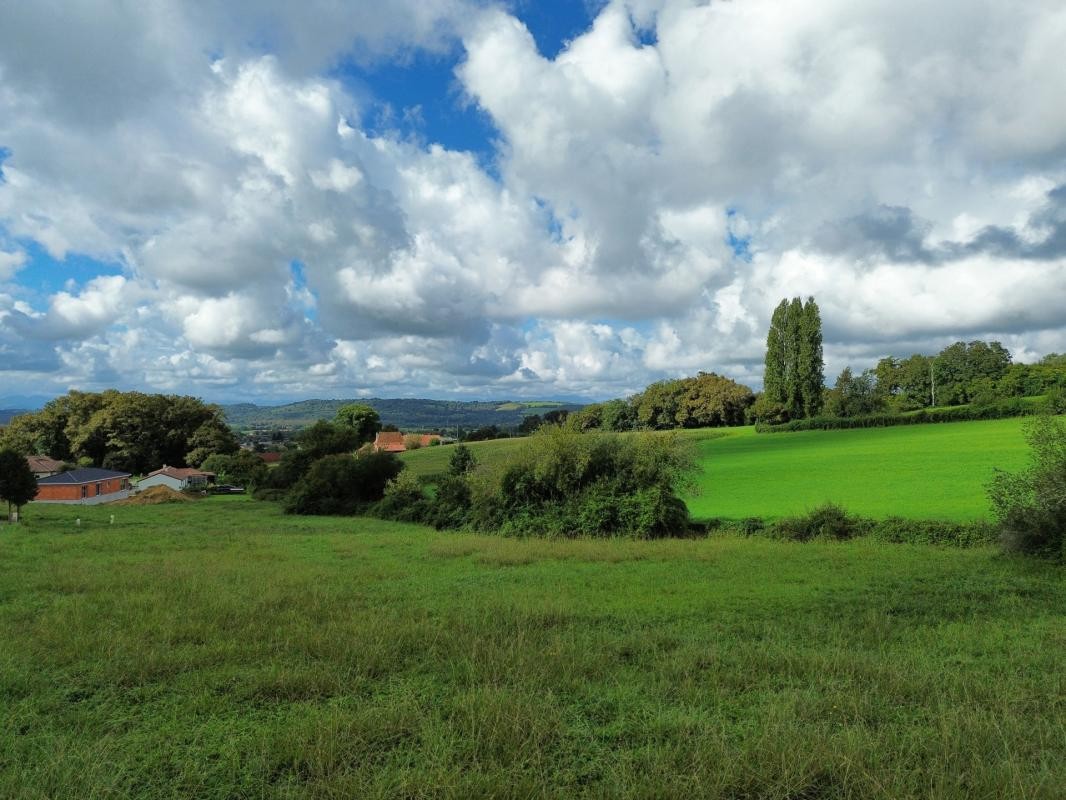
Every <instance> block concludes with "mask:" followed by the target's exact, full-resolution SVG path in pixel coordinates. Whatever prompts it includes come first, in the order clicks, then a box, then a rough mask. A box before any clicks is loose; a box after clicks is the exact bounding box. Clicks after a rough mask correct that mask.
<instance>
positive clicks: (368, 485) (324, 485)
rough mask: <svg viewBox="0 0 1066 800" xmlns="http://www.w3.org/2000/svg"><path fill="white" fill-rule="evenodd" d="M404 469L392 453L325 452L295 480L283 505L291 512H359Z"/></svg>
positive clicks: (374, 499) (380, 494) (382, 491)
mask: <svg viewBox="0 0 1066 800" xmlns="http://www.w3.org/2000/svg"><path fill="white" fill-rule="evenodd" d="M401 469H403V465H402V464H401V463H400V462H399V459H397V458H396V456H394V455H392V454H391V453H384V452H379V453H365V454H361V455H360V456H358V457H353V456H352V455H351V454H348V453H344V454H338V455H328V456H324V457H323V458H320V459H317V460H316V461H315V462H314V463H312V464H311V466H310V468H309V469H308V471H307V473H306V474H305V475H302V476H301V477H300V479H299V480H298V481H296V483H295V485H294V486H293V487H292V489H291V490H290V491H289V493H288V494H286V496H285V501H284V503H283V508H284V509H285V512H286V513H288V514H357V513H359V512H360V511H364V510H366V509H367V507H368V506H369V505H370V503H373V502H376V501H378V500H380V499H381V498H382V496H383V495H384V494H385V486H386V485H387V484H388V482H389V481H390V480H392V479H393V478H395V477H396V476H397V475H399V474H400V470H401Z"/></svg>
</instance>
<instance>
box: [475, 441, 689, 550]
mask: <svg viewBox="0 0 1066 800" xmlns="http://www.w3.org/2000/svg"><path fill="white" fill-rule="evenodd" d="M694 469H695V459H694V457H693V453H692V450H691V447H690V445H689V443H688V442H686V441H683V440H681V439H678V438H677V437H675V436H670V435H662V434H642V435H637V436H626V437H622V436H615V435H611V434H603V433H595V432H589V433H578V432H576V431H573V430H567V429H563V428H560V427H559V426H554V425H549V426H545V427H543V428H541V429H540V430H539V431H538V432H537V433H536V434H534V435H533V436H532V437H530V438H529V440H528V442H527V443H526V445H525V447H524V448H523V449H522V451H520V453H518V454H517V455H516V456H515V457H514V458H513V459H512V461H511V462H510V463H509V464H507V465H506V466H504V467H502V468H499V469H497V470H493V471H486V470H482V471H479V472H476V473H475V474H474V475H473V476H472V478H471V479H469V481H468V483H469V488H470V500H469V509H470V510H469V514H468V515H467V521H468V524H470V525H471V526H472V527H474V528H476V529H479V530H485V531H494V532H500V533H503V534H507V535H517V536H548V537H576V536H593V537H604V536H630V537H636V538H657V537H662V536H675V535H683V534H685V533H686V532H687V530H688V510H687V508H686V507H685V504H684V502H683V501H682V500H681V499H680V496H679V494H680V491H681V490H682V488H690V487H691V488H692V489H693V490H694V486H693V485H692V481H691V474H692V472H693V470H694Z"/></svg>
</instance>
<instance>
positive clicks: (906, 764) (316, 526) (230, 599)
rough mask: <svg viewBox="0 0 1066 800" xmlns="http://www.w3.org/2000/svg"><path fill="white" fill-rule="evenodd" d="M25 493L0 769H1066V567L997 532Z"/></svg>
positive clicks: (447, 783)
mask: <svg viewBox="0 0 1066 800" xmlns="http://www.w3.org/2000/svg"><path fill="white" fill-rule="evenodd" d="M738 441H741V440H740V439H738ZM724 443H725V442H724V441H723V442H721V443H719V444H724ZM111 514H114V515H115V522H114V524H113V525H112V524H110V522H109V520H110V515H111ZM78 516H80V517H81V519H82V524H81V526H76V525H75V517H78ZM25 518H26V521H25V523H23V524H22V525H20V526H18V527H17V528H16V527H14V526H0V796H2V797H5V798H8V797H10V798H44V797H93V798H107V797H115V798H126V797H147V798H185V797H197V798H231V797H257V798H259V797H262V798H295V797H319V798H342V797H343V798H349V797H359V798H373V797H383V798H385V797H388V798H394V797H409V798H422V797H425V798H429V797H455V798H470V797H632V798H637V797H660V798H671V797H678V798H690V797H707V798H781V799H782V800H784V798H793V799H795V798H822V799H827V798H893V800H897V799H899V798H1005V797H1017V798H1023V797H1024V798H1034V799H1035V798H1058V797H1061V796H1062V787H1063V786H1064V785H1066V703H1064V698H1066V685H1064V681H1066V675H1064V673H1063V671H1062V669H1061V666H1062V664H1061V661H1062V655H1063V652H1064V648H1066V577H1064V573H1063V571H1062V569H1061V568H1060V567H1055V566H1052V565H1048V564H1045V563H1041V562H1034V561H1029V560H1024V559H1020V558H1013V557H1005V556H1001V555H999V554H998V553H997V552H995V551H993V550H991V549H985V548H976V549H970V550H960V549H946V548H945V549H942V548H935V547H928V546H912V545H889V544H883V543H877V542H873V541H869V540H855V541H850V542H839V543H818V542H816V543H808V544H795V543H787V542H777V541H768V540H762V539H741V538H733V537H714V538H708V539H699V540H671V541H655V542H639V541H545V540H513V539H500V538H493V537H480V536H473V535H467V534H439V533H436V532H434V531H432V530H429V529H427V528H423V527H419V526H407V525H398V524H391V523H385V522H381V521H376V520H369V519H362V518H350V519H348V518H306V517H285V516H283V515H281V514H280V512H279V510H278V508H277V506H276V505H275V504H272V503H261V502H255V501H252V500H250V499H248V498H225V497H213V498H208V499H205V500H202V501H199V502H195V503H185V504H178V505H171V506H149V507H125V508H110V509H109V508H108V507H106V506H104V507H95V508H80V509H75V508H70V507H45V506H37V505H31V506H30V507H28V508H27V509H26V515H25Z"/></svg>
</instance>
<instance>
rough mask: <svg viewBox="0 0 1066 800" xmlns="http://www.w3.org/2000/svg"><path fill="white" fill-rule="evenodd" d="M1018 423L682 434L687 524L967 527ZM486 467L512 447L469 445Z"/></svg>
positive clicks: (514, 443) (412, 457)
mask: <svg viewBox="0 0 1066 800" xmlns="http://www.w3.org/2000/svg"><path fill="white" fill-rule="evenodd" d="M1024 424H1025V421H1024V420H1023V419H1004V420H993V421H982V422H956V423H947V424H942V425H919V426H911V427H897V428H871V429H861V430H842V431H808V432H803V433H780V434H755V433H754V431H753V429H751V428H727V429H707V430H696V431H683V432H681V434H680V435H681V436H684V437H686V438H690V439H692V440H693V441H694V443H695V446H696V447H697V451H698V454H699V462H700V466H701V467H702V470H703V472H702V474H701V475H700V476H699V483H700V487H701V493H700V494H699V495H698V496H695V497H691V498H689V500H688V504H689V508H690V510H691V512H692V514H693V516H695V517H696V518H710V517H722V518H727V519H741V518H744V517H754V516H757V517H765V518H774V517H779V516H784V515H789V514H797V513H803V512H805V511H808V510H810V509H811V508H813V507H814V506H817V505H819V504H821V503H823V502H826V501H833V502H836V503H839V504H841V505H843V506H845V507H846V508H847V509H848V510H849V511H851V512H853V513H857V514H863V515H866V516H872V517H884V516H889V515H896V516H902V517H907V518H912V519H916V518H936V519H953V520H970V519H976V518H979V517H983V516H986V515H987V513H988V511H987V501H986V498H985V484H986V483H987V482H988V480H989V478H990V477H991V476H992V472H993V469H994V468H996V467H999V468H1001V469H1016V468H1018V467H1020V466H1022V465H1023V464H1024V463H1025V461H1026V458H1027V456H1026V445H1025V441H1024V437H1023V434H1022V430H1023V426H1024ZM469 446H470V448H471V449H472V450H473V451H474V453H475V454H476V455H477V457H478V458H479V459H480V460H482V461H484V462H486V463H491V462H493V461H499V460H503V459H505V458H506V457H507V455H508V454H509V453H511V452H513V451H514V448H516V447H518V446H520V440H514V439H510V440H508V439H501V440H498V441H494V442H479V443H475V444H471V445H469ZM449 453H450V449H449V448H447V447H443V448H428V449H423V450H416V451H413V452H411V453H407V454H405V455H404V461H405V462H406V463H407V465H408V467H409V468H410V469H412V470H414V471H416V472H418V473H419V474H424V475H431V474H434V473H438V472H443V471H445V470H446V469H447V461H448V455H449Z"/></svg>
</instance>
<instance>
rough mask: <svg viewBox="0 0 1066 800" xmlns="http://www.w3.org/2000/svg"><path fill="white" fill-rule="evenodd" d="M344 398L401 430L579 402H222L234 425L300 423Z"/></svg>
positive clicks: (476, 422)
mask: <svg viewBox="0 0 1066 800" xmlns="http://www.w3.org/2000/svg"><path fill="white" fill-rule="evenodd" d="M346 403H366V404H367V405H368V406H372V407H373V408H374V410H376V411H377V412H378V414H380V415H381V421H382V423H383V424H385V425H395V426H396V427H398V428H400V429H401V430H447V429H449V428H451V429H454V428H455V426H456V425H458V426H460V427H463V428H467V429H469V428H481V427H485V426H488V425H497V426H499V427H501V428H510V427H515V426H517V425H521V424H522V419H523V418H524V417H526V416H527V415H529V414H544V413H546V412H548V411H554V410H557V409H566V410H568V411H574V410H576V409H579V408H581V407H582V406H581V405H579V404H574V403H561V402H555V401H548V400H531V401H510V400H487V401H457V400H415V399H407V398H403V399H391V400H390V399H382V398H378V397H371V398H360V399H356V400H352V399H348V400H301V401H300V402H298V403H289V404H288V405H282V406H260V405H256V404H254V403H237V404H235V405H224V406H222V410H223V412H224V413H225V414H226V420H227V421H228V422H229V424H230V425H232V426H233V427H235V428H241V429H248V428H300V427H304V426H306V425H311V424H313V423H314V422H317V421H318V420H320V419H332V418H333V416H334V415H335V414H336V413H337V409H338V408H340V407H341V406H343V405H345V404H346Z"/></svg>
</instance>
